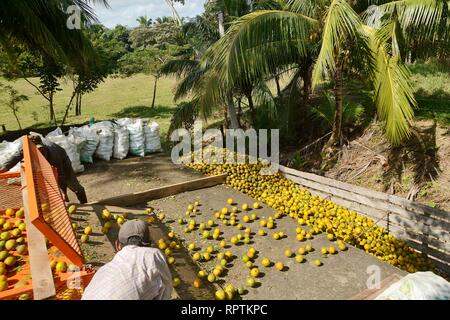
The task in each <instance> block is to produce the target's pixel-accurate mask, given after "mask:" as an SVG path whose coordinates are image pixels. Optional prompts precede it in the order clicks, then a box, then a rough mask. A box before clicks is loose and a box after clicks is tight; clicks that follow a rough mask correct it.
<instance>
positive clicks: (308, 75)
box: [302, 65, 312, 106]
mask: <svg viewBox="0 0 450 320" xmlns="http://www.w3.org/2000/svg"><path fill="white" fill-rule="evenodd" d="M302 78H303V104H304V105H305V106H306V105H307V104H308V103H309V96H310V95H311V86H312V66H311V65H308V66H306V67H305V68H304V70H303V75H302Z"/></svg>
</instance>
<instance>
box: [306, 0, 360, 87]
mask: <svg viewBox="0 0 450 320" xmlns="http://www.w3.org/2000/svg"><path fill="white" fill-rule="evenodd" d="M361 25H362V22H361V20H360V18H359V16H358V14H357V13H356V12H355V11H354V10H353V9H352V7H351V6H350V5H349V4H348V2H347V1H345V0H333V1H332V2H331V4H330V6H329V8H328V11H327V15H326V17H325V23H324V28H323V32H322V47H321V49H320V53H319V56H318V58H317V62H316V64H315V66H314V70H313V77H312V78H313V89H314V88H315V87H316V86H317V85H318V84H320V83H322V82H323V80H325V79H328V78H330V77H331V75H332V74H334V72H335V69H336V57H337V55H338V54H340V52H341V50H342V49H343V43H344V42H345V41H348V40H349V39H352V40H354V39H356V38H357V33H358V30H359V29H360V27H361Z"/></svg>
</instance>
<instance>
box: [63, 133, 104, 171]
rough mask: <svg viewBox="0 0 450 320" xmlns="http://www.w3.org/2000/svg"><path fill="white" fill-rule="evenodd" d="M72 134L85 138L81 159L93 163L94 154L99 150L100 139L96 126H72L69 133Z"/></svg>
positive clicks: (83, 161)
mask: <svg viewBox="0 0 450 320" xmlns="http://www.w3.org/2000/svg"><path fill="white" fill-rule="evenodd" d="M70 134H72V135H74V136H76V137H80V138H84V139H85V143H84V144H83V145H82V146H81V150H80V160H81V162H82V163H93V162H94V158H93V157H94V154H95V151H96V150H97V147H98V144H99V142H100V139H99V137H98V135H97V132H96V131H95V129H94V128H90V127H89V126H83V127H80V128H70V130H69V135H70Z"/></svg>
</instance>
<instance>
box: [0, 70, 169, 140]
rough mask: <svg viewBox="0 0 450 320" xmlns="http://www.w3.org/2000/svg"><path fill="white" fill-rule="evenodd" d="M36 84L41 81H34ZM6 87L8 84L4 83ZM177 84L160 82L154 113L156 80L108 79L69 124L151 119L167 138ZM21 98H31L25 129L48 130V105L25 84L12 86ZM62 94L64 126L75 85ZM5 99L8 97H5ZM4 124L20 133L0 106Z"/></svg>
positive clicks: (22, 115) (58, 101)
mask: <svg viewBox="0 0 450 320" xmlns="http://www.w3.org/2000/svg"><path fill="white" fill-rule="evenodd" d="M31 81H32V82H33V83H35V84H37V83H38V81H39V79H37V78H36V79H31ZM2 82H3V83H4V84H6V81H2ZM175 82H176V80H175V79H173V78H162V79H160V80H159V82H158V94H157V97H156V107H155V109H153V110H152V109H151V103H152V94H153V84H154V79H153V77H151V76H147V75H136V76H133V77H130V78H108V79H107V80H106V81H105V82H104V83H102V84H100V86H99V88H98V89H97V90H96V91H94V92H93V93H90V94H87V95H85V96H83V107H82V116H80V117H75V116H73V114H74V110H72V111H70V114H71V115H70V117H69V118H68V120H67V123H69V124H70V123H83V122H86V121H89V119H90V117H91V116H93V117H95V118H96V119H99V120H100V119H112V118H119V117H151V118H152V119H155V120H156V121H157V122H158V123H160V125H161V129H162V133H163V134H164V133H165V132H166V131H167V129H168V127H169V123H170V118H171V114H172V111H173V108H174V107H175V103H174V102H173V93H172V92H173V87H174V84H175ZM8 84H11V85H13V86H14V87H15V88H16V89H17V90H18V91H19V92H20V94H25V95H27V96H28V97H29V99H30V100H29V101H25V102H24V103H23V104H22V105H21V107H20V110H19V119H20V121H21V124H22V127H23V128H27V127H47V126H49V122H48V119H49V111H48V103H47V101H46V100H45V99H44V98H43V97H42V96H41V95H39V94H37V93H36V90H35V89H34V88H33V87H32V86H31V85H30V84H29V83H27V82H26V81H25V80H18V81H15V82H12V83H8ZM61 88H62V89H63V90H62V91H60V92H58V93H57V94H56V97H55V105H56V113H57V118H58V121H59V122H60V121H61V119H62V117H63V116H64V111H65V106H66V105H67V103H68V101H69V99H70V95H71V93H72V91H71V90H72V83H71V82H67V83H64V82H63V84H62V86H61ZM3 98H5V96H3ZM0 114H1V115H2V116H1V120H0V124H4V125H6V128H7V130H9V131H12V130H17V129H19V127H18V125H17V122H16V120H15V118H14V116H13V114H12V112H11V111H10V110H9V109H8V108H7V107H6V106H5V104H4V103H0Z"/></svg>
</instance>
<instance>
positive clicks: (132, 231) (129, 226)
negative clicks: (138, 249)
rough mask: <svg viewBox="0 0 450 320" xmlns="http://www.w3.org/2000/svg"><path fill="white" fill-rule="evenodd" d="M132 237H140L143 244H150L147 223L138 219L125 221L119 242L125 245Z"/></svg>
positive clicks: (121, 228)
mask: <svg viewBox="0 0 450 320" xmlns="http://www.w3.org/2000/svg"><path fill="white" fill-rule="evenodd" d="M131 237H139V238H141V242H142V244H143V245H150V231H149V230H148V225H147V223H145V222H144V221H142V220H137V219H135V220H129V221H127V222H125V223H124V224H123V225H122V227H120V230H119V242H120V243H122V244H124V245H125V244H127V243H128V239H130V238H131Z"/></svg>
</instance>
